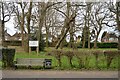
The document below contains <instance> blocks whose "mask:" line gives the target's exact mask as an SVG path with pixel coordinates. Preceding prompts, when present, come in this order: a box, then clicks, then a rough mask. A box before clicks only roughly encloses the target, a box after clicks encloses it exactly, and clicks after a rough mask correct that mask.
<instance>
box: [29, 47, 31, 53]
mask: <svg viewBox="0 0 120 80" xmlns="http://www.w3.org/2000/svg"><path fill="white" fill-rule="evenodd" d="M30 53H31V47H30V46H29V54H30Z"/></svg>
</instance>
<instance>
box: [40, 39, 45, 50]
mask: <svg viewBox="0 0 120 80" xmlns="http://www.w3.org/2000/svg"><path fill="white" fill-rule="evenodd" d="M44 48H45V41H44V40H43V39H42V40H41V41H40V42H39V50H40V51H44Z"/></svg>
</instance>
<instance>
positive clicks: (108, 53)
mask: <svg viewBox="0 0 120 80" xmlns="http://www.w3.org/2000/svg"><path fill="white" fill-rule="evenodd" d="M119 53H120V52H119V51H110V50H108V51H104V56H105V57H106V61H107V68H109V67H110V65H111V63H112V60H113V59H114V57H115V56H118V55H119Z"/></svg>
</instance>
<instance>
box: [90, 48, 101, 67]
mask: <svg viewBox="0 0 120 80" xmlns="http://www.w3.org/2000/svg"><path fill="white" fill-rule="evenodd" d="M91 53H92V54H93V55H94V56H95V59H96V60H95V61H96V62H95V65H96V67H97V68H99V66H98V63H99V56H100V55H101V54H103V51H101V50H91Z"/></svg>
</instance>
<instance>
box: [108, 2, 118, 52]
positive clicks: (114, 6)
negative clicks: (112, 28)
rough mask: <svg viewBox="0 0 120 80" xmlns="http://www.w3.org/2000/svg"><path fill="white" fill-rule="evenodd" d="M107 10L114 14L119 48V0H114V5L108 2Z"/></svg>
mask: <svg viewBox="0 0 120 80" xmlns="http://www.w3.org/2000/svg"><path fill="white" fill-rule="evenodd" d="M109 10H110V11H111V12H112V13H114V14H115V20H116V23H117V25H116V26H117V27H116V28H117V30H118V34H119V35H118V50H120V1H118V2H116V4H115V5H113V2H111V3H110V7H109Z"/></svg>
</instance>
